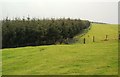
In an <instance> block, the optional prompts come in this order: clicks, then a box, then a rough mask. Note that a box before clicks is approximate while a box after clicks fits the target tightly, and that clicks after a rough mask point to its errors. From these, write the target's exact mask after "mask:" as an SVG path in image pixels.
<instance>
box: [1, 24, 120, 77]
mask: <svg viewBox="0 0 120 77" xmlns="http://www.w3.org/2000/svg"><path fill="white" fill-rule="evenodd" d="M117 27H118V26H116V25H108V24H92V27H91V30H90V31H89V32H88V33H87V34H86V35H84V36H82V38H81V39H80V36H76V37H75V38H77V39H78V40H79V41H78V42H77V43H75V44H72V45H50V46H36V47H23V48H11V49H3V52H2V59H3V73H2V74H3V75H11V74H12V75H21V74H22V75H31V74H32V75H39V74H40V75H41V74H42V75H44V74H52V75H53V74H57V75H59V74H72V75H73V74H80V75H93V74H94V75H115V74H117V72H118V70H117V69H118V67H117V66H118V50H117V49H118V42H117V29H118V28H117ZM106 34H107V35H108V39H109V40H108V41H104V38H105V35H106ZM88 35H89V37H88ZM93 35H94V36H95V42H94V43H93V42H92V41H91V40H92V36H93ZM83 38H86V44H82V41H81V40H83ZM88 38H91V39H88ZM88 40H89V41H88Z"/></svg>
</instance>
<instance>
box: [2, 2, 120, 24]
mask: <svg viewBox="0 0 120 77" xmlns="http://www.w3.org/2000/svg"><path fill="white" fill-rule="evenodd" d="M0 6H1V7H0V9H1V12H2V13H0V19H2V18H4V17H6V16H8V17H10V18H13V17H23V16H25V17H26V16H28V15H29V16H30V17H37V18H38V17H39V18H43V17H45V18H51V17H54V18H59V17H70V18H80V19H87V20H90V21H97V22H106V23H117V22H118V0H106V1H104V0H89V2H88V0H0Z"/></svg>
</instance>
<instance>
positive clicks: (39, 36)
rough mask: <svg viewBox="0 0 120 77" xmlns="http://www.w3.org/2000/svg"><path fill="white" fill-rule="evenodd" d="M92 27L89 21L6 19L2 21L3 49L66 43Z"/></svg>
mask: <svg viewBox="0 0 120 77" xmlns="http://www.w3.org/2000/svg"><path fill="white" fill-rule="evenodd" d="M89 26H90V22H89V21H87V20H80V19H70V18H59V19H54V18H51V19H35V18H32V19H30V18H29V17H28V18H27V19H24V18H23V19H20V18H15V19H9V18H8V17H7V18H6V19H3V20H2V48H10V47H23V46H38V45H51V44H56V43H58V42H59V43H64V42H65V40H66V39H68V38H73V37H74V36H75V35H77V34H78V33H80V32H82V31H83V30H84V29H86V28H88V27H89Z"/></svg>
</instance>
